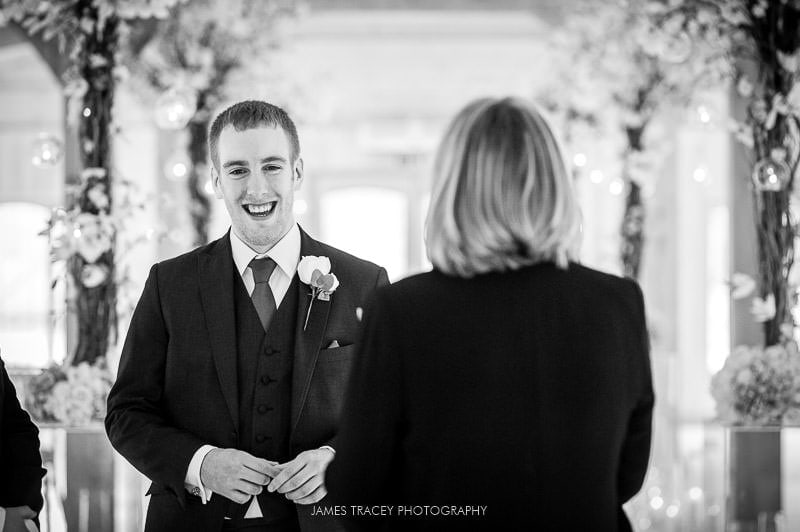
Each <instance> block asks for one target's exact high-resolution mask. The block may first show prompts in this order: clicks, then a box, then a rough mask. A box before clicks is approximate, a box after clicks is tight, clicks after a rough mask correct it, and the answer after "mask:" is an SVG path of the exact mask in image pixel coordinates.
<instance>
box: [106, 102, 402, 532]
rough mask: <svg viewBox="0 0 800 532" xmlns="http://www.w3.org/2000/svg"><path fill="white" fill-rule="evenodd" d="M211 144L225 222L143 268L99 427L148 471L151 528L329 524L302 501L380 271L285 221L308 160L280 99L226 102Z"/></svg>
mask: <svg viewBox="0 0 800 532" xmlns="http://www.w3.org/2000/svg"><path fill="white" fill-rule="evenodd" d="M209 152H210V156H211V160H212V162H213V170H212V179H213V184H214V190H215V192H216V196H217V197H218V198H221V199H223V200H224V202H225V207H226V208H227V210H228V214H229V215H230V218H231V226H232V228H231V230H230V231H229V232H228V234H226V235H225V236H224V237H222V238H221V239H219V240H217V241H215V242H212V243H210V244H208V245H206V246H203V247H201V248H198V249H196V250H194V251H192V252H189V253H187V254H185V255H181V256H179V257H176V258H174V259H171V260H167V261H164V262H161V263H158V264H155V265H154V266H153V267H152V268H151V270H150V275H149V277H148V279H147V282H146V283H145V287H144V291H143V293H142V296H141V299H140V300H139V303H138V305H137V307H136V311H135V312H134V315H133V318H132V321H131V324H130V329H129V331H128V336H127V338H126V340H125V346H124V348H123V351H122V358H121V360H120V366H119V375H118V377H117V381H116V383H115V384H114V387H113V388H112V390H111V393H110V394H109V398H108V416H107V418H106V429H107V431H108V435H109V438H110V439H111V442H112V444H113V445H114V447H115V448H116V449H117V450H118V451H119V452H120V453H121V454H122V455H123V456H125V457H126V458H127V459H128V460H129V461H130V462H131V463H132V464H133V465H134V466H135V467H136V468H137V469H139V471H141V472H142V473H144V474H145V475H146V476H147V477H148V478H150V479H151V480H152V481H153V483H152V485H151V487H150V490H149V491H148V493H149V494H150V495H151V499H150V504H149V508H148V512H147V521H146V525H145V530H146V531H147V532H155V531H162V530H163V531H169V532H177V531H182V530H185V531H214V532H217V531H220V530H248V531H250V532H258V531H295V530H302V531H303V532H306V531H314V530H320V531H326V530H334V529H336V524H335V523H334V522H332V521H326V520H325V518H323V517H314V516H312V509H313V506H311V505H312V504H314V503H316V502H319V501H320V500H321V499H322V498H323V497H324V496H325V494H326V493H325V488H324V485H323V475H324V472H325V469H326V467H327V465H328V463H330V461H331V460H332V459H333V456H334V454H335V444H334V443H333V441H332V438H333V436H334V434H335V432H336V429H337V424H338V420H339V414H340V410H341V406H342V400H343V392H344V389H345V385H346V383H347V379H348V377H349V373H350V368H351V366H352V363H353V356H354V352H353V350H354V345H353V344H354V342H355V340H356V339H357V337H358V330H359V323H358V322H359V321H360V319H361V313H362V308H363V307H364V306H365V304H366V302H367V300H368V298H369V297H370V295H371V294H372V292H373V291H374V290H375V288H376V287H378V286H380V285H383V284H386V283H388V278H387V275H386V271H385V270H384V269H383V268H380V267H378V266H376V265H374V264H372V263H369V262H366V261H363V260H360V259H358V258H356V257H353V256H352V255H348V254H346V253H344V252H342V251H339V250H337V249H335V248H332V247H330V246H327V245H325V244H323V243H321V242H317V241H316V240H314V239H312V238H311V237H309V236H308V235H307V234H306V233H305V232H304V231H303V230H302V229H300V228H299V227H298V225H297V224H296V223H295V221H294V215H293V211H292V205H293V202H294V192H295V191H296V190H297V189H298V188H299V187H300V184H301V183H302V180H303V161H302V159H301V158H300V156H299V153H300V145H299V141H298V136H297V130H296V128H295V125H294V123H293V122H292V120H291V119H290V118H289V116H288V115H287V114H286V113H285V112H284V111H283V110H282V109H280V108H279V107H276V106H274V105H270V104H268V103H266V102H260V101H245V102H240V103H237V104H235V105H233V106H231V107H229V108H227V109H225V110H224V111H223V112H222V113H221V114H220V115H219V116H218V117H217V118H216V119H215V120H214V122H213V124H212V125H211V128H210V131H209ZM309 256H311V257H320V258H319V259H313V258H308V259H305V260H304V263H303V267H302V268H301V271H300V272H299V273H300V275H298V264H299V263H300V260H301V258H302V257H309ZM326 259H329V261H330V271H329V272H328V271H326V270H327V263H326ZM315 260H316V261H317V262H316V263H314V262H313V261H315ZM309 261H312V262H309ZM314 266H316V268H314ZM314 269H319V270H320V272H319V274H328V275H325V276H324V277H322V278H320V277H319V274H315V275H314V277H313V280H311V279H309V277H310V273H311V272H312V271H313V270H314ZM301 276H302V279H301V278H300V277H301ZM334 276H335V278H336V279H335V280H334ZM336 281H338V284H337V283H336ZM309 283H311V284H314V285H320V286H321V288H318V289H317V290H313V291H312V288H311V287H310V286H309ZM312 292H313V294H312ZM312 297H313V299H312ZM328 519H330V518H328Z"/></svg>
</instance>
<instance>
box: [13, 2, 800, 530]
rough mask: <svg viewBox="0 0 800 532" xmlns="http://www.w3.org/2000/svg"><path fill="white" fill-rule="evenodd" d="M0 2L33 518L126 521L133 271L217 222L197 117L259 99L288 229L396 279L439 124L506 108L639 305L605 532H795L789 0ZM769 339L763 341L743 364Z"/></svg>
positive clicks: (799, 492)
mask: <svg viewBox="0 0 800 532" xmlns="http://www.w3.org/2000/svg"><path fill="white" fill-rule="evenodd" d="M0 6H2V7H0V249H2V250H3V251H2V259H0V348H1V349H2V357H3V360H4V361H5V363H6V365H7V366H9V367H10V368H12V370H13V371H12V373H13V375H12V376H13V378H14V380H15V382H17V384H18V392H19V394H20V395H21V396H23V397H24V398H25V402H26V405H27V407H28V409H29V411H31V413H32V415H33V416H34V418H35V420H36V421H37V424H39V425H40V427H42V433H41V437H42V442H43V451H44V455H45V459H46V461H47V462H48V466H47V467H48V470H49V474H48V476H47V479H46V486H45V489H46V493H47V497H46V501H47V505H46V509H45V512H44V514H43V518H42V525H43V529H46V530H76V531H81V532H83V531H90V530H91V531H94V530H98V531H104V530H115V531H129V530H130V531H135V530H140V529H141V528H142V524H143V520H142V517H143V515H144V511H145V508H146V504H147V498H146V497H145V496H144V492H145V491H146V489H147V486H148V482H147V481H146V479H144V478H142V477H141V476H140V475H139V474H138V473H137V472H135V471H134V470H132V469H131V468H130V466H129V465H128V464H127V463H126V462H125V461H124V460H123V459H122V458H120V457H119V456H117V455H115V454H114V452H113V451H112V450H111V448H110V446H109V444H108V442H107V441H106V439H105V434H104V432H103V429H102V424H101V422H100V420H102V417H103V409H104V393H106V392H107V388H108V386H109V385H110V382H111V381H112V379H113V375H114V374H115V371H116V364H117V362H118V357H119V350H120V349H121V339H124V334H125V331H126V323H127V320H128V319H129V316H130V310H131V309H132V306H133V305H135V303H136V301H137V299H138V297H139V294H140V292H141V288H142V284H143V281H144V279H145V277H146V275H147V272H148V270H149V267H150V265H151V264H152V263H154V262H156V261H159V260H163V259H165V258H169V257H173V256H175V255H177V254H180V253H183V252H186V251H188V250H190V249H192V248H194V247H196V246H197V245H201V244H204V243H206V242H209V241H210V240H213V239H216V238H219V237H220V236H222V235H223V234H224V233H225V231H227V229H228V217H227V213H226V212H225V208H224V205H223V204H222V202H221V201H217V200H216V199H215V198H214V197H213V191H212V189H211V184H210V175H209V171H208V163H207V154H206V151H205V140H206V139H205V131H206V128H207V127H208V124H209V121H210V120H211V119H212V117H213V112H214V111H215V110H217V109H219V107H220V106H221V105H224V104H225V103H227V102H231V101H234V100H237V99H242V98H260V99H265V100H267V101H270V102H272V103H275V104H278V105H280V106H282V107H284V108H285V109H287V111H288V112H289V113H290V115H292V116H293V117H294V118H295V120H296V122H297V124H298V129H299V134H300V142H301V151H302V156H303V159H304V163H305V168H306V179H305V182H304V185H303V189H302V190H301V192H300V195H299V197H298V198H297V200H296V203H295V206H294V209H295V214H296V217H297V220H298V221H299V223H300V225H301V226H302V227H303V228H304V229H305V230H307V231H308V232H309V233H310V234H311V235H312V236H314V237H315V238H318V239H320V240H323V241H325V242H327V243H330V244H332V245H334V246H337V247H340V248H342V249H344V250H347V251H349V252H351V253H354V254H356V255H359V256H361V257H364V258H367V259H369V260H371V261H374V262H376V263H378V264H381V265H383V266H385V267H386V268H387V270H388V272H389V275H390V277H391V278H392V279H393V280H397V279H400V278H402V277H404V276H406V275H409V274H413V273H416V272H420V271H423V270H426V269H429V268H430V263H429V262H428V261H427V258H426V256H425V250H424V243H423V240H422V235H423V226H424V220H425V214H426V210H427V205H428V199H429V186H430V166H431V162H432V160H431V159H432V155H433V153H434V151H435V149H436V145H437V142H438V139H439V138H440V136H441V135H442V133H443V130H444V128H445V127H446V125H447V122H448V120H449V119H450V118H451V117H452V116H453V115H454V114H455V113H456V112H457V111H458V110H459V109H460V108H461V107H462V106H464V105H465V104H466V103H467V102H469V101H470V100H472V99H474V98H477V97H481V96H517V97H521V98H526V99H529V100H532V101H534V102H536V103H538V104H539V105H540V106H541V107H542V108H543V109H545V110H546V111H547V113H548V114H549V116H550V117H551V119H552V122H553V123H554V124H555V125H556V126H557V128H558V130H559V132H560V135H561V137H562V139H563V141H564V152H565V156H566V159H567V164H568V165H569V166H570V167H571V169H572V172H573V175H574V183H575V188H576V191H577V194H578V195H579V198H580V202H581V206H582V209H583V246H582V250H581V261H582V262H583V263H584V264H586V265H588V266H591V267H594V268H597V269H600V270H603V271H607V272H611V273H614V274H618V275H627V276H630V277H634V278H637V279H638V280H639V282H640V283H641V285H642V287H643V290H644V293H645V297H646V303H647V310H648V315H649V327H650V333H651V343H652V362H653V374H654V381H655V384H656V395H657V407H656V417H655V433H654V446H653V455H652V463H651V469H650V473H649V474H648V478H647V480H646V484H645V487H644V488H643V490H642V492H641V493H640V494H639V495H638V496H637V497H636V498H635V499H634V500H633V501H631V502H630V503H628V505H627V506H626V511H627V512H628V515H629V517H630V519H631V521H632V523H633V525H634V528H635V529H636V530H658V531H673V530H675V531H677V530H698V531H705V530H709V531H718V530H743V531H744V530H754V531H756V530H758V531H761V530H765V531H766V530H800V503H798V502H797V501H800V429H797V428H792V426H793V425H797V423H798V421H800V416H798V415H797V411H798V410H797V409H798V408H799V407H800V370H799V369H798V366H800V360H798V358H800V357H798V355H797V350H796V348H794V347H793V345H794V344H793V342H794V341H795V340H794V339H795V336H796V327H795V319H794V310H795V305H796V294H797V290H796V281H797V279H796V277H797V275H796V272H795V269H794V268H793V264H794V242H795V237H796V229H797V226H796V217H795V190H794V186H795V185H794V182H795V180H794V177H795V176H796V173H797V166H798V165H797V159H798V145H799V144H800V142H798V131H800V128H799V127H798V124H800V122H798V120H799V119H798V116H800V84H798V82H797V78H798V61H800V54H798V51H797V50H798V47H799V46H800V35H798V33H799V31H800V30H798V27H797V21H798V9H800V6H798V2H796V1H793V0H789V1H781V0H774V1H773V0H769V1H763V0H762V1H758V0H752V1H751V0H724V1H723V0H720V1H719V2H701V1H690V0H685V1H681V0H675V1H660V0H648V1H642V2H633V1H631V2H625V1H607V2H606V1H595V2H592V1H579V0H570V1H567V0H539V1H535V0H493V1H489V0H486V1H481V0H428V1H423V0H379V1H373V0H370V1H367V0H341V1H339V0H305V1H303V2H299V1H298V2H290V1H277V0H264V1H250V2H248V1H247V0H234V1H230V2H229V1H223V0H185V1H175V0H152V1H145V0H138V1H136V0H124V1H119V2H111V1H110V0H98V1H90V0H66V1H64V2H47V1H43V0H42V1H29V0H18V1H9V0H5V1H2V2H0ZM512 311H513V309H512ZM597 311H598V312H602V309H598V310H597ZM740 344H746V345H749V346H751V348H750V350H749V351H747V350H746V352H744V353H740V356H739V357H738V358H735V357H729V355H730V354H731V352H732V350H733V347H734V346H737V345H740ZM770 346H778V348H779V349H780V350H781V354H782V356H783V358H780V357H779V358H780V363H777V362H776V363H775V364H777V365H776V366H770V367H769V372H771V373H769V372H766V373H764V374H767V373H769V375H771V376H769V377H768V378H767V377H765V379H766V380H763V379H762V380H759V379H758V378H756V377H757V375H756V377H753V374H754V373H755V372H756V370H754V369H753V367H756V366H757V364H758V361H760V360H763V355H764V353H766V351H767V350H766V349H764V348H765V347H770ZM734 358H735V360H734ZM773 358H775V357H773ZM770 360H772V359H770ZM776 360H777V359H776ZM737 364H738V365H737ZM753 364H756V366H753ZM762 366H763V364H762V365H761V366H758V367H762ZM744 370H746V371H748V372H749V373H748V374H747V375H748V376H749V378H751V379H752V380H753V381H758V383H757V385H755V384H754V385H753V386H750V381H748V380H747V378H745V377H742V373H741V372H742V371H744ZM718 372H719V373H718ZM715 374H718V375H719V377H717V378H716V380H715V381H714V387H713V388H714V390H715V391H714V393H713V395H712V376H713V375H715ZM770 379H772V380H770ZM780 379H788V382H789V383H790V384H789V385H788V388H787V387H783V388H781V389H780V390H778V391H776V390H777V388H779V386H778V385H777V384H775V385H774V386H773V384H774V383H775V382H777V381H778V380H780ZM792 379H794V380H792ZM737 382H738V383H739V384H738V385H737V384H736V383H737ZM781 382H783V381H781ZM737 386H738V387H737ZM787 389H788V391H787ZM747 394H749V395H747ZM754 394H755V395H754ZM781 394H782V395H781ZM745 395H746V396H747V397H749V399H748V401H742V400H740V399H741V397H742V396H745ZM754 397H755V399H754ZM765 405H766V406H765ZM564 422H565V423H569V420H564ZM753 434H755V436H753ZM575 482H576V484H575V486H576V487H575V497H576V498H577V497H583V496H588V494H583V493H582V492H581V485H580V484H581V483H580V479H575Z"/></svg>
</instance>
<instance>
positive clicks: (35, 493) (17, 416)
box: [0, 361, 45, 513]
mask: <svg viewBox="0 0 800 532" xmlns="http://www.w3.org/2000/svg"><path fill="white" fill-rule="evenodd" d="M0 372H2V380H3V383H2V392H3V398H2V405H3V413H2V418H0V419H2V427H0V438H2V445H0V449H2V453H0V506H2V507H4V508H9V507H14V506H29V507H30V508H31V509H32V510H33V511H34V512H37V513H38V512H39V511H40V510H41V509H42V504H43V501H42V477H44V474H45V470H44V469H42V456H41V454H39V430H38V429H37V428H36V425H34V424H33V422H32V421H31V418H30V416H28V413H27V412H25V411H24V410H23V409H22V406H21V405H20V403H19V400H18V399H17V393H16V390H15V389H14V385H13V383H12V382H11V379H10V378H9V377H8V373H6V369H5V366H4V365H3V362H2V361H0Z"/></svg>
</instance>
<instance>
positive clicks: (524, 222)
mask: <svg viewBox="0 0 800 532" xmlns="http://www.w3.org/2000/svg"><path fill="white" fill-rule="evenodd" d="M433 181H434V183H433V192H432V196H431V203H430V208H429V209H428V217H427V220H426V223H425V245H426V248H427V252H428V258H429V259H430V261H431V262H432V263H433V265H434V267H435V268H436V269H438V270H440V271H442V272H444V273H447V274H450V275H457V276H459V277H472V276H474V275H477V274H481V273H486V272H495V271H496V272H501V271H506V270H515V269H518V268H521V267H523V266H527V265H530V264H535V263H538V262H545V261H549V262H554V263H555V264H556V265H557V266H559V267H561V268H566V267H567V265H568V263H569V261H570V260H575V258H576V253H577V250H578V246H579V242H580V232H581V228H580V224H581V216H580V209H579V207H578V204H577V200H576V198H575V195H574V193H573V189H572V179H571V177H570V175H569V173H568V172H567V167H566V165H565V164H564V159H563V157H562V155H561V150H560V149H559V146H558V142H557V140H556V137H555V135H554V134H553V131H552V130H551V128H550V126H549V125H548V123H547V121H546V120H545V119H544V117H543V116H542V114H541V113H540V112H539V111H538V110H537V109H536V108H535V107H534V106H533V105H531V104H530V103H526V102H524V101H523V100H520V99H517V98H505V99H493V98H484V99H479V100H476V101H474V102H472V103H470V104H469V105H467V107H465V108H464V109H463V110H462V111H461V112H459V113H458V115H456V117H455V118H454V119H453V121H452V123H451V124H450V126H449V127H448V129H447V132H446V133H445V136H444V138H443V139H442V142H441V144H440V145H439V149H438V152H437V154H436V160H435V163H434V178H433Z"/></svg>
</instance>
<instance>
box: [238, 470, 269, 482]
mask: <svg viewBox="0 0 800 532" xmlns="http://www.w3.org/2000/svg"><path fill="white" fill-rule="evenodd" d="M240 478H241V479H242V480H246V481H248V482H252V483H253V484H258V485H259V486H266V485H267V483H268V482H269V481H270V477H268V476H267V475H264V474H263V473H259V472H258V471H253V470H252V469H250V468H247V467H243V468H242V471H241V473H240Z"/></svg>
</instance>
